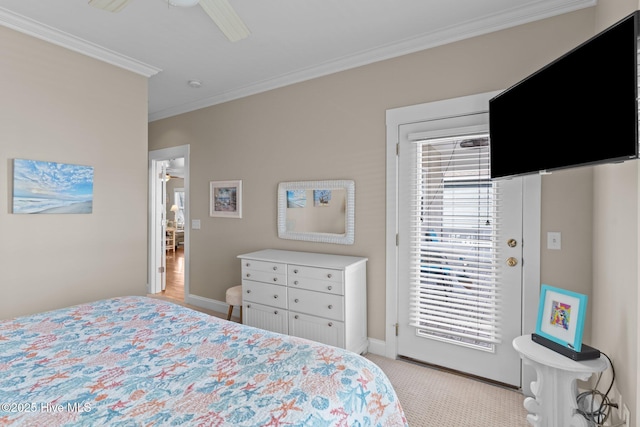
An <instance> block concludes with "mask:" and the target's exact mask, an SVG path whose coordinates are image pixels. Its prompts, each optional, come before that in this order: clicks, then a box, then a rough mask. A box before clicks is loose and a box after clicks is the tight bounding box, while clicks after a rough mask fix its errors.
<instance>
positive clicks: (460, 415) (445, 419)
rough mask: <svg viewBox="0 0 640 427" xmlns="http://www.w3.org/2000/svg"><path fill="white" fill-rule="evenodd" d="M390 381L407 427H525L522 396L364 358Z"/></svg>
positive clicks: (398, 363) (415, 367)
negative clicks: (376, 366)
mask: <svg viewBox="0 0 640 427" xmlns="http://www.w3.org/2000/svg"><path fill="white" fill-rule="evenodd" d="M365 357H366V358H367V359H369V360H371V361H372V362H373V363H375V364H376V365H378V366H379V367H380V368H381V369H382V371H383V372H384V373H385V374H386V375H387V377H389V380H390V381H391V384H392V385H393V387H394V388H395V389H396V393H397V395H398V399H400V403H401V404H402V408H403V409H404V411H405V415H406V417H407V421H408V422H409V426H410V427H423V426H424V427H428V426H433V427H436V426H437V427H528V426H529V424H528V423H527V420H526V418H527V411H526V409H524V406H522V403H523V402H524V396H523V395H522V393H520V392H518V391H515V390H510V389H507V388H503V387H499V386H495V385H492V384H488V383H484V382H482V381H479V380H475V379H470V378H466V377H463V376H460V375H456V374H452V373H449V372H444V371H439V370H437V369H433V368H429V367H425V366H420V365H417V364H415V363H411V362H406V361H402V360H393V359H389V358H386V357H383V356H378V355H375V354H371V353H369V354H367V355H366V356H365Z"/></svg>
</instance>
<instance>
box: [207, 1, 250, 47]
mask: <svg viewBox="0 0 640 427" xmlns="http://www.w3.org/2000/svg"><path fill="white" fill-rule="evenodd" d="M200 6H201V7H202V8H203V9H204V11H205V12H207V15H209V17H211V19H213V22H215V23H216V25H217V26H218V28H220V31H222V32H223V33H224V35H225V36H226V37H227V38H228V39H229V41H232V42H235V41H238V40H242V39H246V38H247V37H249V34H251V32H250V31H249V29H248V28H247V26H246V25H245V24H244V22H242V19H240V17H239V16H238V14H237V13H236V11H235V10H233V7H231V5H230V4H229V2H228V0H200Z"/></svg>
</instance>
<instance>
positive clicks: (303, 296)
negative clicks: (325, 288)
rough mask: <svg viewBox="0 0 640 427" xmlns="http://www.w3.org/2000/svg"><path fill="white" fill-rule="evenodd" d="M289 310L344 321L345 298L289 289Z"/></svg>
mask: <svg viewBox="0 0 640 427" xmlns="http://www.w3.org/2000/svg"><path fill="white" fill-rule="evenodd" d="M287 299H288V300H289V310H291V311H296V312H299V313H307V314H310V315H313V316H320V317H324V318H326V319H335V320H339V321H343V320H344V298H343V297H342V296H340V295H332V294H325V293H320V292H314V291H308V290H305V289H291V288H289V292H288V298H287Z"/></svg>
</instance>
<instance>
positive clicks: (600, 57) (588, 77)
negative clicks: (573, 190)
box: [489, 12, 639, 179]
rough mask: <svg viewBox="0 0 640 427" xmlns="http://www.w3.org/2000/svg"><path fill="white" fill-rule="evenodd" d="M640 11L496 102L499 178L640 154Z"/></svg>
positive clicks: (494, 157)
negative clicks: (639, 136) (639, 144)
mask: <svg viewBox="0 0 640 427" xmlns="http://www.w3.org/2000/svg"><path fill="white" fill-rule="evenodd" d="M638 13H639V12H634V13H633V14H631V15H629V16H627V17H626V18H624V19H622V20H621V21H619V22H618V23H616V24H614V25H612V26H611V27H609V28H607V29H606V30H604V31H602V32H601V33H599V34H597V35H596V36H594V37H592V38H591V39H589V40H587V41H586V42H585V43H583V44H581V45H580V46H578V47H576V48H575V49H573V50H571V51H570V52H568V53H566V54H565V55H563V56H562V57H560V58H558V59H557V60H555V61H553V62H552V63H550V64H548V65H547V66H545V67H543V68H542V69H540V70H538V71H537V72H535V73H533V74H532V75H530V76H529V77H527V78H525V79H524V80H522V81H521V82H519V83H517V84H515V85H514V86H512V87H510V88H509V89H507V90H505V91H503V92H501V93H499V94H498V95H497V96H495V97H494V98H492V99H491V100H490V101H489V135H490V140H491V144H490V153H491V154H490V156H491V177H492V178H496V179H497V178H507V177H514V176H520V175H526V174H531V173H540V172H545V171H553V170H557V169H562V168H567V167H573V166H584V165H591V164H599V163H605V162H619V161H624V160H628V159H634V158H637V157H638V101H637V97H638V19H639V15H638Z"/></svg>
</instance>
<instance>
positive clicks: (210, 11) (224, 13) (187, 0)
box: [89, 0, 251, 42]
mask: <svg viewBox="0 0 640 427" xmlns="http://www.w3.org/2000/svg"><path fill="white" fill-rule="evenodd" d="M132 1H133V0H89V4H90V5H91V6H93V7H96V8H98V9H102V10H106V11H109V12H120V11H121V10H122V9H124V8H125V7H126V6H127V5H128V4H129V3H131V2H132ZM165 1H166V2H167V3H168V4H169V5H170V6H176V7H192V6H195V5H196V4H199V5H200V7H201V8H202V9H203V10H204V11H205V12H206V13H207V15H209V17H210V18H211V19H212V20H213V22H215V23H216V25H217V26H218V28H220V31H222V32H223V33H224V35H225V36H226V37H227V38H228V39H229V41H232V42H235V41H238V40H242V39H245V38H247V37H249V34H251V33H250V32H249V29H248V28H247V26H246V25H245V24H244V22H242V19H240V17H239V16H238V14H237V13H236V11H235V10H234V9H233V7H231V5H230V4H229V1H228V0H165Z"/></svg>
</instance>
